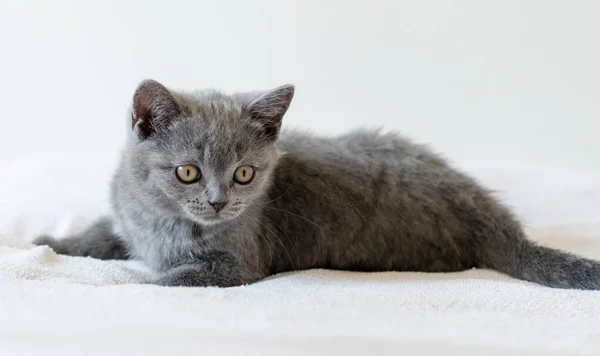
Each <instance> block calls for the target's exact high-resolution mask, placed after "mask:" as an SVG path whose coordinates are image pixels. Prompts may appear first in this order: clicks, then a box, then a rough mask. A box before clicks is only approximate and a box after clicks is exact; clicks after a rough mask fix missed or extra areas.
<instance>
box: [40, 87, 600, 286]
mask: <svg viewBox="0 0 600 356" xmlns="http://www.w3.org/2000/svg"><path fill="white" fill-rule="evenodd" d="M152 88H153V90H154V89H155V90H160V88H158V89H157V88H154V87H152ZM165 90H166V89H165ZM138 91H139V90H138ZM159 94H161V93H159ZM162 94H164V93H162ZM284 94H286V93H284ZM292 94H293V91H292ZM165 95H166V94H165ZM173 95H174V98H175V99H176V100H175V102H176V104H177V105H176V106H173V107H174V108H178V110H179V111H177V110H175V114H170V115H171V116H172V118H171V119H169V121H165V122H163V123H162V124H161V125H154V126H153V127H150V128H144V127H143V126H141V127H137V128H136V134H137V136H134V137H133V139H132V140H131V142H130V143H129V146H128V147H127V148H126V150H125V153H124V155H123V159H122V161H121V165H120V166H119V168H118V170H117V173H116V174H115V177H114V180H113V183H112V195H111V200H112V205H113V216H112V217H111V218H109V219H103V220H101V221H99V222H98V223H97V224H96V225H95V226H93V227H92V228H91V229H89V230H88V231H85V232H83V233H82V234H80V235H78V236H74V237H71V238H69V239H65V240H54V239H49V238H42V239H40V240H39V241H38V243H47V244H49V245H50V246H52V247H54V248H55V249H56V250H57V251H58V252H61V253H68V254H75V255H91V256H93V257H98V258H120V257H123V256H124V255H127V256H129V257H131V258H139V259H142V260H144V261H145V262H146V263H148V264H149V265H150V266H151V267H152V268H154V269H155V270H157V271H159V272H161V277H160V278H159V279H157V281H156V282H157V283H159V284H164V285H218V286H232V285H239V284H243V283H251V282H254V281H256V280H258V279H260V278H264V277H266V276H268V275H271V274H274V273H278V272H284V271H290V270H300V269H309V268H332V269H344V270H358V271H391V270H395V271H425V272H450V271H460V270H464V269H468V268H472V267H482V268H491V269H495V270H498V271H501V272H504V273H507V274H509V275H511V276H513V277H516V278H521V279H525V280H529V281H534V282H538V283H541V284H545V285H548V286H553V287H562V288H583V289H599V288H600V263H598V262H595V261H592V260H586V259H581V258H578V257H575V256H572V255H569V254H566V253H564V252H560V251H557V250H552V249H548V248H544V247H539V246H536V245H534V244H533V243H532V242H529V241H528V240H526V238H525V236H524V233H523V231H522V228H521V226H520V224H519V222H518V221H517V220H516V219H515V218H514V217H513V216H512V214H511V213H510V211H509V210H508V209H507V208H505V207H503V206H502V205H500V204H499V203H498V202H497V201H496V200H495V199H494V198H493V197H492V196H491V194H490V193H489V192H488V191H487V190H486V189H484V188H482V187H480V186H479V185H478V184H477V183H476V182H475V181H473V180H472V179H471V178H469V177H468V176H466V175H464V174H462V173H460V172H458V171H457V170H455V169H453V168H451V167H450V166H449V165H448V164H447V163H446V162H445V161H444V160H443V159H441V158H439V157H438V156H437V155H435V154H434V153H432V152H430V151H429V150H428V149H427V148H425V147H423V146H420V145H415V144H413V143H411V142H410V141H409V140H406V139H404V138H402V137H400V136H398V135H395V134H381V133H379V132H376V131H364V130H363V131H356V132H354V133H350V134H347V135H342V136H338V137H335V138H322V137H314V136H311V135H308V134H304V133H299V132H286V133H283V134H282V135H281V137H280V138H279V140H277V137H276V136H277V133H278V131H279V126H278V123H277V127H276V130H275V131H273V130H271V129H273V126H272V125H273V122H270V121H269V120H267V119H273V117H275V116H277V115H279V117H275V119H277V120H279V122H280V121H281V117H282V116H283V113H285V110H286V109H287V105H289V101H290V100H291V96H289V93H287V95H288V96H287V97H286V98H287V100H288V101H287V104H286V105H284V106H285V107H284V109H283V110H280V111H282V112H278V113H276V114H277V115H275V116H273V115H272V114H273V112H271V111H269V110H270V109H273V107H271V106H272V105H275V104H281V103H282V102H283V101H281V100H280V99H281V98H280V97H275V99H277V100H280V101H277V100H275V101H271V102H269V103H267V104H269V105H271V106H268V105H267V106H265V105H262V106H261V107H260V110H258V114H256V115H246V114H245V112H246V111H248V110H250V111H251V112H252V109H253V107H252V105H249V104H248V103H249V102H251V100H248V99H245V97H244V96H242V95H238V96H231V97H230V96H224V95H222V94H218V93H211V94H202V95H187V94H173ZM248 95H250V94H248ZM279 95H280V96H281V95H282V94H281V93H280V94H279ZM163 99H164V100H167V101H168V98H166V99H165V98H163V97H161V96H159V97H158V99H156V98H154V101H153V103H156V100H158V101H159V103H160V104H161V105H158V104H154V105H155V106H156V107H158V108H160V109H161V110H162V109H163V108H164V107H165V104H164V103H163V102H161V101H160V100H163ZM267 99H269V98H267ZM271 99H273V98H271ZM284 99H285V98H284ZM263 101H264V99H263ZM167 104H168V102H167ZM140 105H141V104H140ZM173 105H175V104H173ZM253 105H254V104H253ZM275 106H276V105H275ZM156 107H155V108H154V110H155V111H154V114H153V116H152V115H151V116H149V117H148V118H147V119H146V122H148V120H155V119H156V116H158V117H159V118H160V117H161V115H163V111H164V110H163V111H159V114H160V115H157V114H156V112H157V111H156ZM249 108H250V109H249ZM166 109H170V107H168V105H167V106H166ZM166 109H165V110H166ZM279 109H281V107H280V108H279ZM138 111H141V110H138ZM167 111H168V110H167ZM232 113H234V114H232ZM235 113H237V114H235ZM163 116H164V115H163ZM247 116H249V117H251V118H250V119H248V118H247ZM181 117H184V118H181ZM265 117H266V118H267V119H265ZM143 120H144V119H142V123H143V122H144V121H143ZM164 120H166V119H164ZM252 120H255V121H252ZM256 120H258V121H256ZM257 122H258V123H260V125H256V124H257ZM135 125H138V124H137V123H136V121H135V120H134V127H136V126H135ZM161 127H162V128H161ZM257 127H258V129H259V131H257V132H255V131H253V130H255V129H256V128H257ZM265 127H266V128H267V129H266V131H264V132H267V133H268V135H266V136H264V135H263V136H261V135H262V132H263V131H260V130H261V129H264V128H265ZM146 129H147V130H148V131H147V132H145V131H144V130H146ZM161 130H162V131H161ZM269 130H271V131H269ZM273 133H275V137H273V135H271V134H273ZM253 135H257V136H256V137H254V136H253ZM282 152H283V154H282ZM166 162H169V164H166ZM190 162H197V163H196V164H198V165H201V166H202V170H203V176H202V178H201V180H200V181H199V182H198V183H197V185H190V186H179V185H178V184H179V183H171V180H172V174H173V172H172V171H169V168H170V167H172V166H177V165H180V164H186V163H190ZM242 163H243V164H248V163H252V164H253V165H254V166H255V167H256V172H257V173H256V178H254V181H253V182H251V183H250V184H249V185H248V186H241V185H236V184H235V183H229V181H230V180H231V179H230V176H231V172H232V169H235V167H236V166H237V165H239V164H242ZM165 164H166V166H167V167H166V168H167V169H165V168H164V167H162V166H163V165H165ZM232 167H233V168H232ZM165 182H168V183H165ZM194 184H196V183H194ZM194 187H197V188H198V189H197V192H196V190H193V188H194ZM194 192H196V193H194ZM211 199H213V200H215V199H216V200H223V199H226V200H227V201H228V205H229V206H228V208H227V209H229V210H225V211H223V212H222V213H220V214H222V215H223V219H222V220H218V219H220V218H219V217H218V216H217V215H215V216H216V217H215V219H216V220H215V221H213V220H211V219H213V217H211V216H209V217H208V218H198V219H195V215H194V214H200V215H202V214H204V212H205V211H206V209H209V210H210V209H211V208H210V206H209V204H208V203H207V201H211ZM227 214H229V215H227ZM203 219H205V220H203ZM99 241H100V242H99Z"/></svg>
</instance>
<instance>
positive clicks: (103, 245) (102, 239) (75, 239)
mask: <svg viewBox="0 0 600 356" xmlns="http://www.w3.org/2000/svg"><path fill="white" fill-rule="evenodd" d="M33 243H34V244H36V245H47V246H49V247H51V248H52V249H53V250H54V252H56V253H59V254H62V255H71V256H90V257H93V258H98V259H102V260H111V259H126V258H127V255H126V253H125V249H124V248H123V245H122V243H121V242H120V240H119V239H118V237H117V236H116V235H115V234H114V233H113V231H112V222H111V220H110V219H109V218H108V217H105V218H102V219H100V220H98V221H96V222H95V223H94V224H92V225H91V226H89V227H88V228H87V229H85V230H84V231H83V232H81V233H79V234H77V235H73V236H69V237H66V238H64V239H55V238H53V237H51V236H46V235H43V236H40V237H38V238H37V239H35V240H33Z"/></svg>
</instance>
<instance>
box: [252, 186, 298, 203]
mask: <svg viewBox="0 0 600 356" xmlns="http://www.w3.org/2000/svg"><path fill="white" fill-rule="evenodd" d="M290 188H292V186H291V185H289V186H288V188H287V189H286V190H285V192H283V194H281V195H280V196H278V197H277V198H275V199H273V200H269V201H267V202H264V203H258V204H257V205H267V204H271V203H272V202H274V201H277V200H279V199H281V198H283V196H284V195H286V194H287V192H289V191H290Z"/></svg>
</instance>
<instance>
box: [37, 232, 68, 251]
mask: <svg viewBox="0 0 600 356" xmlns="http://www.w3.org/2000/svg"><path fill="white" fill-rule="evenodd" d="M32 243H33V244H34V245H37V246H48V247H50V248H51V249H52V250H54V252H56V253H58V254H65V253H66V252H67V251H66V250H65V248H64V247H63V246H62V244H61V243H60V241H59V240H57V239H55V238H54V237H52V236H50V235H41V236H39V237H37V238H36V239H35V240H33V241H32Z"/></svg>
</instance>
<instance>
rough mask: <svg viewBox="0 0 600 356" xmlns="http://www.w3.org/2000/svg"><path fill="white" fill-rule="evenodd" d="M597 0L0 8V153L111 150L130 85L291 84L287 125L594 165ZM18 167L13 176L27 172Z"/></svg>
mask: <svg viewBox="0 0 600 356" xmlns="http://www.w3.org/2000/svg"><path fill="white" fill-rule="evenodd" d="M599 18H600V1H594V0H589V1H584V0H582V1H567V0H565V1H550V0H544V1H533V0H529V1H513V0H510V1H509V0H504V1H481V0H473V1H424V0H423V1H400V0H390V1H384V0H380V1H353V0H346V1H341V0H340V1H333V0H329V1H324V0H319V1H316V0H296V1H281V0H280V1H246V0H239V1H222V0H220V1H168V2H167V1H162V2H150V1H94V2H92V1H66V0H55V1H49V0H48V1H41V0H29V1H23V0H2V1H1V2H0V46H1V47H0V80H1V82H0V110H1V111H0V113H1V114H0V115H1V116H0V117H1V120H2V121H1V123H2V129H1V130H0V162H3V163H4V162H8V161H12V160H18V159H22V158H25V157H28V156H31V155H40V154H51V155H61V154H65V153H72V152H77V153H80V154H86V155H87V154H89V155H90V157H97V156H101V155H105V156H107V157H111V156H113V155H116V154H117V153H118V151H119V150H120V148H121V147H122V144H123V140H124V138H125V132H126V127H127V125H128V118H127V115H126V112H127V109H128V106H129V103H130V99H131V95H132V93H133V90H134V89H135V86H136V84H137V83H138V82H139V81H140V80H141V79H144V78H154V79H157V80H159V81H161V82H163V83H164V84H165V85H167V86H169V87H172V88H182V89H194V88H203V87H216V88H222V89H224V90H227V91H231V90H236V89H265V88H268V87H273V86H277V85H280V84H283V83H288V82H290V83H295V84H296V85H297V95H296V98H295V102H294V103H293V105H292V108H291V109H290V112H289V115H288V116H287V118H286V125H288V126H300V127H305V128H311V129H313V130H317V131H320V132H324V133H335V132H343V131H345V130H348V129H350V128H353V127H356V126H371V125H376V126H384V127H386V128H389V129H395V130H400V131H402V132H404V133H406V134H407V135H409V136H412V137H414V138H416V139H417V140H418V141H420V142H425V143H430V144H432V145H433V146H434V147H435V148H436V149H437V150H438V151H441V152H443V153H444V154H445V155H446V156H447V157H449V158H451V159H452V160H453V161H454V162H456V163H458V164H459V165H461V166H463V167H481V166H510V167H516V166H527V167H533V166H549V167H555V168H559V169H564V170H570V171H587V172H600V159H599V157H600V140H599V133H600V100H599V99H600V49H599V48H600V20H599ZM24 173H25V174H26V172H24Z"/></svg>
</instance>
